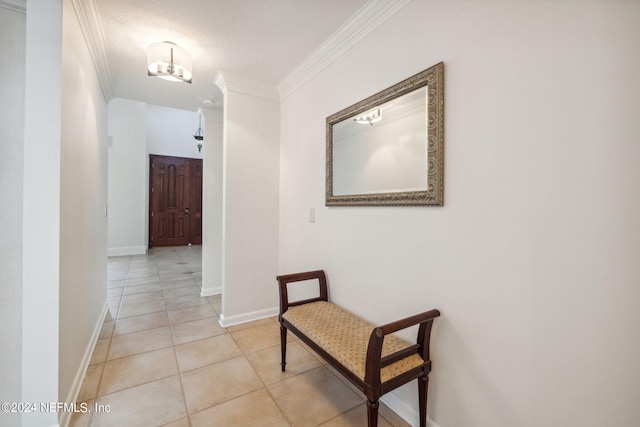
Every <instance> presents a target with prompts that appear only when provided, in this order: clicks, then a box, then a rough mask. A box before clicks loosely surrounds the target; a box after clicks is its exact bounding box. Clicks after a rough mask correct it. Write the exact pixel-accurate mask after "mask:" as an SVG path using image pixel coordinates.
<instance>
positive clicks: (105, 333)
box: [98, 320, 115, 339]
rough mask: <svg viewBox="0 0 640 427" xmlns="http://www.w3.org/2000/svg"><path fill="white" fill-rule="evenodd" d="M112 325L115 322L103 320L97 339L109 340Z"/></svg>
mask: <svg viewBox="0 0 640 427" xmlns="http://www.w3.org/2000/svg"><path fill="white" fill-rule="evenodd" d="M114 325H115V322H114V321H113V320H105V321H104V323H102V329H100V335H99V336H98V339H104V338H111V334H112V333H113V326H114Z"/></svg>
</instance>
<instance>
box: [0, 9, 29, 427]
mask: <svg viewBox="0 0 640 427" xmlns="http://www.w3.org/2000/svg"><path fill="white" fill-rule="evenodd" d="M25 37H26V16H25V13H24V12H20V11H17V10H11V9H5V8H3V7H2V6H0V39H1V40H2V41H3V48H2V52H3V53H2V55H0V74H2V75H3V76H5V78H3V79H2V81H0V99H2V103H0V141H2V142H1V143H0V199H1V200H5V201H6V203H5V208H4V209H2V210H1V211H0V224H2V225H3V228H4V231H3V233H2V238H1V239H0V325H4V326H3V327H2V328H0V342H1V343H2V351H0V378H2V381H0V402H19V401H20V400H21V399H22V396H21V393H22V385H21V375H20V373H21V370H22V182H23V181H22V174H23V161H24V160H23V156H24V152H23V151H24V80H25V77H24V72H25V66H24V61H25ZM9 207H10V208H9ZM9 325H11V326H9ZM0 424H2V425H4V426H7V427H10V426H18V425H20V415H19V414H17V413H16V414H11V413H9V414H0Z"/></svg>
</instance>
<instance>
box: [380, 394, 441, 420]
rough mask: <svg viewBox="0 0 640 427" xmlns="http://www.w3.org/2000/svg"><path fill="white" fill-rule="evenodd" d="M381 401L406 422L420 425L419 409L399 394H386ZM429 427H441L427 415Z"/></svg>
mask: <svg viewBox="0 0 640 427" xmlns="http://www.w3.org/2000/svg"><path fill="white" fill-rule="evenodd" d="M380 400H381V401H382V402H383V403H384V404H385V405H387V406H388V407H389V409H391V410H392V411H393V412H395V413H396V414H398V415H399V416H400V418H402V419H403V420H405V421H406V422H407V423H409V425H411V426H419V425H420V413H419V412H418V409H416V408H414V407H413V406H411V405H410V404H409V403H408V402H407V401H406V400H404V399H403V398H401V397H400V396H399V395H398V393H396V392H395V391H392V392H390V393H387V394H385V395H384V396H382V397H381V398H380ZM427 427H440V426H439V425H438V424H436V423H435V422H434V421H433V420H432V419H431V418H429V416H428V415H427Z"/></svg>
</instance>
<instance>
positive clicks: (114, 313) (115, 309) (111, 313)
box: [107, 305, 120, 319]
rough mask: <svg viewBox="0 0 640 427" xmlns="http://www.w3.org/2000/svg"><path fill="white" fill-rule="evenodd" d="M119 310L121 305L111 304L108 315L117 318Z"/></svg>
mask: <svg viewBox="0 0 640 427" xmlns="http://www.w3.org/2000/svg"><path fill="white" fill-rule="evenodd" d="M118 310H120V306H119V305H118V306H111V305H110V306H109V310H108V311H107V316H108V317H110V318H112V319H115V318H117V317H118Z"/></svg>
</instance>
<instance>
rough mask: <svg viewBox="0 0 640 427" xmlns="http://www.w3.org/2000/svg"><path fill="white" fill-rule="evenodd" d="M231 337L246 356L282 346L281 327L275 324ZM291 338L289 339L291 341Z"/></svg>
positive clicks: (241, 332)
mask: <svg viewBox="0 0 640 427" xmlns="http://www.w3.org/2000/svg"><path fill="white" fill-rule="evenodd" d="M231 335H232V336H233V339H234V340H236V342H237V343H238V347H240V349H241V350H242V351H243V352H244V353H245V354H248V353H252V352H254V351H258V350H263V349H265V348H269V347H274V346H279V345H280V327H279V326H278V325H276V324H274V323H273V322H269V323H267V324H264V325H260V326H256V327H254V328H249V329H242V330H240V331H235V332H231ZM288 335H292V334H288ZM291 338H292V337H291V336H289V337H288V339H289V340H290V339H291Z"/></svg>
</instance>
